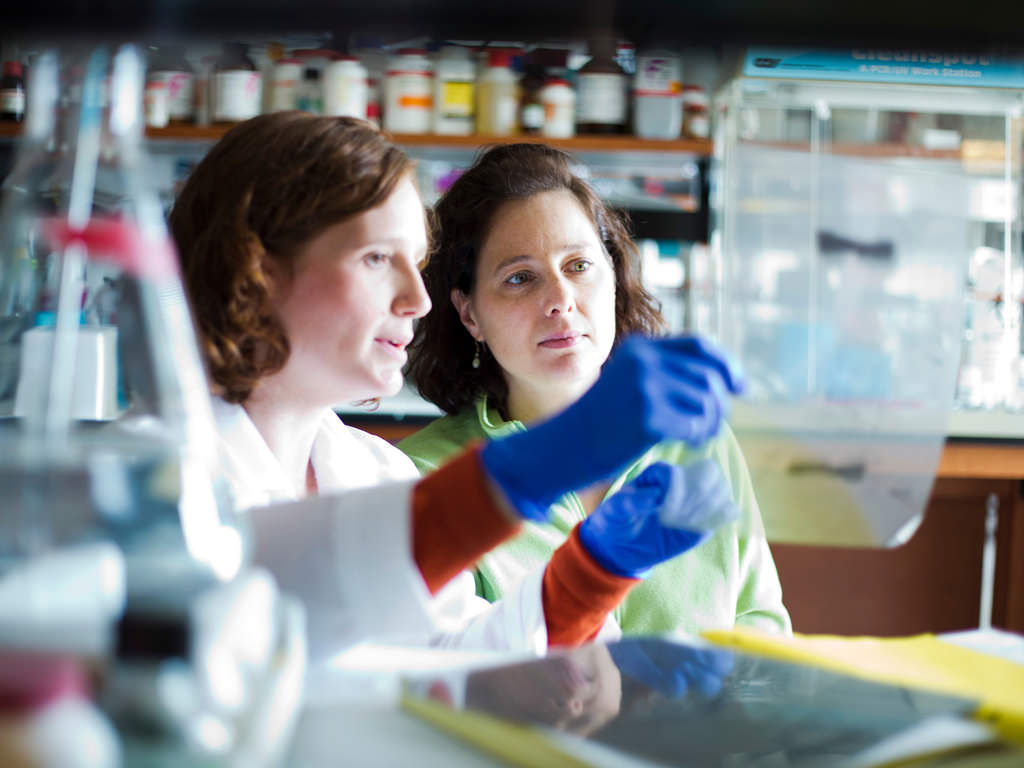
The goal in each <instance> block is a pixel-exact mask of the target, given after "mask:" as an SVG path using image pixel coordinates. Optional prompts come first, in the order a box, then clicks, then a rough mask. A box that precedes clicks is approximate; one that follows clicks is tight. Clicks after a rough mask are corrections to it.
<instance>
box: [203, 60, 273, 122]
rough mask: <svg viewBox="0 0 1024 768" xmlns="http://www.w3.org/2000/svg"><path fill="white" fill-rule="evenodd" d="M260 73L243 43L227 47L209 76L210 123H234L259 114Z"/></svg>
mask: <svg viewBox="0 0 1024 768" xmlns="http://www.w3.org/2000/svg"><path fill="white" fill-rule="evenodd" d="M261 82H262V78H261V77H260V73H259V72H257V71H256V66H255V65H254V64H253V63H252V60H251V59H250V58H249V57H248V55H246V47H245V45H244V44H243V43H229V44H227V45H225V46H224V53H223V54H222V55H221V57H220V58H219V59H217V65H216V71H215V73H214V75H213V121H214V122H215V123H221V122H227V123H230V122H236V121H241V120H248V119H249V118H250V117H256V115H258V114H259V113H260V96H261Z"/></svg>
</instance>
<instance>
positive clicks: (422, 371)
mask: <svg viewBox="0 0 1024 768" xmlns="http://www.w3.org/2000/svg"><path fill="white" fill-rule="evenodd" d="M433 228H434V232H433V247H432V250H431V255H430V260H429V263H428V265H427V267H426V268H425V270H424V272H423V277H424V282H425V283H426V286H427V291H428V293H429V294H430V299H431V301H432V303H433V309H432V311H431V313H430V314H429V315H427V316H426V317H424V318H423V319H421V320H420V321H419V323H418V325H417V330H416V335H415V337H414V340H413V344H412V346H411V349H410V363H409V365H408V366H407V376H408V377H410V378H411V379H412V381H413V382H414V383H415V385H416V387H417V388H418V389H419V391H420V393H421V394H422V395H423V396H424V397H425V398H427V399H428V400H430V401H432V402H433V403H435V404H437V405H438V406H439V407H440V408H441V409H442V410H443V411H445V412H446V414H447V415H446V416H444V417H442V418H441V419H439V420H437V421H435V422H434V423H432V424H430V425H428V426H427V427H425V428H424V429H422V430H420V431H419V432H417V433H416V434H414V435H412V436H411V437H409V438H407V439H405V440H404V441H402V442H401V443H400V444H399V448H401V449H402V450H403V451H405V452H406V453H407V454H408V455H409V456H410V457H411V458H412V459H413V461H414V462H415V463H416V464H417V466H418V467H419V469H420V471H421V472H423V473H425V474H426V473H429V472H432V471H434V470H436V469H437V468H438V467H440V466H442V465H443V464H444V463H445V462H446V461H448V460H449V459H450V458H451V457H452V456H454V455H455V454H457V453H458V452H459V451H461V450H462V449H463V448H464V447H465V446H466V445H469V444H470V443H472V442H473V441H475V440H479V439H495V438H498V437H501V436H504V435H509V434H514V433H516V432H518V431H520V430H523V429H524V425H525V426H529V425H532V424H537V423H542V422H544V421H545V420H546V419H549V418H551V417H553V416H554V415H555V414H557V413H559V412H560V411H562V410H563V409H565V408H566V407H567V406H569V405H571V404H573V403H575V402H576V401H577V400H578V399H579V398H580V397H581V396H582V395H583V394H584V393H585V392H587V391H588V390H589V389H590V388H591V386H592V385H593V384H594V382H595V381H597V379H598V377H599V376H600V374H601V370H602V366H604V364H605V361H606V360H607V359H608V357H609V355H610V354H611V353H612V351H613V350H614V349H616V348H617V347H618V346H619V345H620V344H621V343H622V341H623V340H624V339H625V338H626V337H627V336H629V335H630V334H645V335H652V334H659V333H660V332H661V331H662V328H663V323H662V320H661V317H660V314H659V311H658V307H657V303H656V301H655V300H654V299H653V297H652V296H651V295H650V294H649V293H647V291H645V290H644V288H643V286H642V284H641V282H640V278H639V275H638V272H637V258H636V249H635V246H634V245H633V243H632V241H631V240H630V237H629V234H628V231H627V229H626V226H625V224H624V222H623V220H622V218H621V217H620V216H619V215H617V214H616V213H615V212H613V211H612V210H610V209H609V208H608V207H607V206H606V205H605V204H604V203H603V202H602V201H601V200H600V198H599V197H598V196H597V194H596V193H595V192H594V190H593V189H592V188H591V187H590V186H589V185H588V184H587V183H586V182H585V181H584V180H583V179H581V178H580V177H579V176H578V175H577V174H576V173H575V172H574V171H573V164H572V160H571V158H570V156H568V155H567V154H565V153H564V152H561V151H559V150H556V149H552V148H550V147H547V146H544V145H542V144H514V145H508V146H499V147H494V148H492V149H489V150H487V151H486V152H484V153H483V154H482V155H481V156H479V157H478V158H477V160H476V162H475V163H474V165H473V166H472V167H471V168H470V169H469V170H468V171H466V172H465V173H464V174H463V175H462V176H460V177H459V178H458V179H457V180H456V181H455V183H454V184H453V185H452V186H451V187H450V188H449V189H448V191H447V192H446V193H445V194H444V195H443V197H442V198H441V199H440V200H439V202H438V203H437V205H436V206H435V208H434V212H433ZM682 375H683V376H686V375H688V374H686V373H684V374H682ZM614 416H615V415H614V414H608V416H607V423H609V424H611V423H613V421H614ZM609 438H610V439H612V440H614V439H615V437H614V435H609ZM584 442H585V438H584V437H583V436H582V435H580V436H579V442H578V444H577V447H576V449H575V450H577V451H578V450H583V449H585V448H586V445H585V444H584ZM706 457H713V458H714V459H715V460H717V462H718V463H719V464H720V465H721V468H722V470H723V471H724V474H725V476H726V478H727V479H728V481H729V483H730V485H731V487H732V496H733V499H734V501H735V502H736V503H737V504H738V506H739V507H740V510H741V512H742V517H741V519H740V520H738V521H737V522H735V523H732V524H730V525H728V526H723V527H722V528H720V529H719V530H718V531H717V532H716V533H715V535H714V536H712V537H711V538H710V539H709V540H708V541H706V542H705V543H704V544H702V545H701V546H699V547H697V548H696V549H694V550H692V551H691V552H690V553H689V554H687V555H686V556H685V557H679V558H675V559H674V560H671V561H669V562H666V563H663V564H661V565H659V566H657V567H656V568H655V569H654V571H653V573H652V574H651V576H650V577H649V578H648V579H647V580H646V581H645V582H644V583H643V584H642V585H640V586H639V587H637V588H636V589H635V590H633V591H632V592H631V593H630V595H629V596H628V597H627V598H626V600H625V601H623V603H622V604H621V605H620V606H619V607H618V608H617V609H616V611H615V616H616V618H617V619H618V621H619V624H620V625H621V627H622V630H623V631H624V632H625V633H627V634H648V633H661V632H668V631H674V630H682V631H685V632H691V633H692V632H697V631H699V630H702V629H708V628H722V627H730V628H731V627H732V626H733V625H734V624H743V625H747V626H755V627H760V628H763V629H768V630H772V631H781V632H788V631H790V629H791V625H790V620H789V615H788V613H787V611H786V609H785V607H784V606H783V603H782V590H781V587H780V584H779V579H778V575H777V574H776V571H775V565H774V562H773V560H772V556H771V552H770V551H769V548H768V544H767V542H766V540H765V535H764V529H763V525H762V522H761V517H760V512H759V510H758V507H757V502H756V500H755V498H754V493H753V490H752V488H751V484H750V478H749V473H748V471H747V468H746V464H745V462H744V460H743V456H742V454H741V453H740V450H739V447H738V445H737V444H736V441H735V438H734V437H733V435H732V433H731V432H730V431H729V430H728V427H725V428H724V429H723V431H722V433H721V434H720V436H719V437H718V438H717V439H715V440H713V441H711V442H709V443H707V444H706V445H705V446H703V447H702V448H700V449H699V450H694V449H693V447H692V446H691V447H688V446H687V445H685V444H684V443H682V442H666V443H661V444H659V445H657V446H655V447H654V448H653V449H652V450H650V451H648V452H647V453H646V454H645V455H643V456H641V457H639V458H638V459H637V460H635V461H634V462H632V463H631V464H630V465H628V466H627V467H625V468H624V469H623V471H621V472H620V473H619V474H618V475H617V476H615V477H614V478H611V479H610V480H608V481H606V482H603V483H600V484H599V485H597V486H595V487H592V488H589V489H587V490H586V491H583V492H580V493H570V494H568V495H567V496H565V497H563V498H562V499H560V500H559V501H558V502H557V503H555V504H554V505H553V506H552V508H551V510H550V514H549V522H539V523H530V524H528V525H527V526H526V527H525V528H524V530H523V532H522V533H521V534H520V535H519V536H517V537H516V538H515V539H513V540H511V541H510V542H508V543H507V544H505V545H503V546H502V547H501V548H499V549H496V550H494V551H492V552H490V553H488V554H487V555H485V556H484V557H483V558H482V559H481V560H480V561H479V563H478V564H477V592H478V594H480V595H481V596H483V597H485V598H487V599H489V600H497V599H500V598H501V596H502V595H503V594H505V593H506V592H507V591H508V590H510V589H513V588H514V587H515V585H516V584H517V583H518V582H519V580H520V579H521V578H522V577H523V574H524V573H526V572H527V571H529V569H531V568H533V567H535V566H536V565H537V564H538V563H543V562H545V561H546V560H547V558H548V557H550V556H551V553H552V552H553V551H554V549H555V548H556V547H558V546H559V545H560V544H561V543H562V542H563V541H564V540H565V538H566V536H567V535H568V534H569V532H570V531H571V530H573V528H574V526H576V525H577V524H578V523H579V522H580V521H581V520H584V519H585V518H586V517H587V516H588V515H589V514H591V512H592V511H593V510H594V509H595V508H596V507H597V506H598V504H600V503H601V502H602V500H604V499H608V498H614V495H615V494H616V493H617V492H618V490H619V489H620V488H621V487H622V486H623V484H625V483H627V482H629V481H630V480H632V479H633V478H635V477H636V476H637V475H638V474H639V473H641V472H642V471H643V470H644V469H645V468H646V467H647V466H648V465H649V464H651V463H652V462H655V461H663V462H668V463H670V464H676V465H688V464H690V463H691V462H694V461H696V460H698V459H700V458H706Z"/></svg>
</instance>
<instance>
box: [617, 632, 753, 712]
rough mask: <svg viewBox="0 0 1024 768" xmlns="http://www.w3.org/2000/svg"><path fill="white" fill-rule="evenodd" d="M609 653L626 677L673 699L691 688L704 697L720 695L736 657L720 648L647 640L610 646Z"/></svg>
mask: <svg viewBox="0 0 1024 768" xmlns="http://www.w3.org/2000/svg"><path fill="white" fill-rule="evenodd" d="M608 652H609V653H610V654H611V656H612V659H613V660H614V661H615V666H617V667H618V668H619V671H620V672H621V673H622V674H623V675H625V676H626V677H629V678H632V679H633V680H636V681H637V682H638V683H641V684H643V685H645V686H647V687H648V688H651V689H653V690H655V691H657V692H658V693H660V694H661V695H663V696H667V697H668V698H670V699H678V698H682V697H683V696H685V695H686V694H687V692H688V691H690V690H691V689H693V690H696V691H697V692H698V693H699V694H701V695H702V696H704V697H705V698H711V697H713V696H717V695H718V694H719V693H720V692H721V690H722V687H723V683H724V681H725V678H727V677H728V676H729V674H730V673H731V672H732V669H733V665H734V656H733V654H732V653H731V652H729V651H725V650H722V649H720V648H694V647H692V646H689V645H684V644H682V643H674V642H672V641H671V640H658V639H655V638H647V637H640V638H628V639H625V640H620V641H619V642H617V643H610V644H609V645H608Z"/></svg>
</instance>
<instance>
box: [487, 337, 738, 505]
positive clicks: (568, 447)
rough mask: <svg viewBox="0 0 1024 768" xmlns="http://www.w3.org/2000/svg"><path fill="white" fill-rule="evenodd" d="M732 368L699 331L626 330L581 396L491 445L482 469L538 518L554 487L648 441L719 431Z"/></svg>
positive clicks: (580, 483)
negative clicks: (653, 335)
mask: <svg viewBox="0 0 1024 768" xmlns="http://www.w3.org/2000/svg"><path fill="white" fill-rule="evenodd" d="M742 389H743V377H742V374H741V373H740V370H739V368H738V366H737V365H736V364H734V363H732V362H731V361H730V360H729V359H728V357H727V356H726V355H725V354H724V353H723V352H721V351H719V350H718V349H716V348H715V347H714V346H713V345H712V344H711V343H710V342H708V341H706V340H704V339H702V338H700V337H697V336H681V337H675V338H666V339H650V338H646V337H642V336H633V337H630V338H628V339H626V340H625V341H623V342H622V344H621V345H620V346H619V348H618V349H617V350H615V352H614V353H613V354H612V356H611V357H610V358H609V359H608V362H607V363H605V365H604V368H603V369H602V370H601V377H600V378H599V379H598V380H597V382H595V383H594V385H593V386H592V387H591V388H590V389H589V390H588V391H587V392H586V393H584V395H583V397H581V398H580V399H579V400H577V401H576V402H575V403H573V404H572V405H571V406H569V407H568V408H566V409H565V410H564V411H562V412H561V413H560V414H558V415H557V416H554V417H552V418H551V419H549V420H548V421H546V422H543V423H541V424H538V425H535V426H533V427H531V428H530V429H528V430H527V431H525V432H520V433H517V434H515V435H510V436H509V437H506V438H503V439H501V440H495V441H493V442H491V443H489V444H488V445H487V446H486V447H485V448H484V449H483V452H482V454H481V458H482V460H483V463H484V467H485V468H486V469H487V472H488V474H489V475H490V476H491V478H492V479H493V480H494V481H495V482H496V483H497V484H498V485H499V486H500V487H501V489H502V490H503V491H504V492H505V495H506V497H507V498H508V500H509V502H510V503H511V504H512V506H513V507H515V508H516V509H517V510H518V511H519V513H520V514H522V515H523V517H526V518H528V519H530V520H546V519H547V516H548V508H549V507H550V506H551V505H552V504H553V503H554V502H555V500H556V499H558V497H559V496H561V495H562V494H564V493H566V492H568V491H572V490H577V489H579V488H586V487H587V486H589V485H592V484H593V483H596V482H598V481H600V480H604V479H606V478H609V477H611V476H612V475H614V474H615V472H616V471H617V470H621V469H622V467H624V466H625V465H626V464H628V463H629V462H630V461H633V460H635V459H636V458H637V457H638V456H640V454H642V453H643V452H644V451H646V450H647V449H648V448H650V447H651V446H652V445H654V444H656V443H659V442H661V441H662V440H682V441H685V442H686V443H687V444H688V445H691V446H694V447H696V446H699V445H701V444H703V443H704V442H705V441H707V440H708V439H709V438H711V437H713V436H714V435H715V434H716V433H717V432H718V430H719V428H720V427H721V424H722V420H723V419H724V417H725V414H726V410H727V404H728V403H727V401H728V397H729V395H730V394H734V395H735V394H739V393H740V392H741V391H742Z"/></svg>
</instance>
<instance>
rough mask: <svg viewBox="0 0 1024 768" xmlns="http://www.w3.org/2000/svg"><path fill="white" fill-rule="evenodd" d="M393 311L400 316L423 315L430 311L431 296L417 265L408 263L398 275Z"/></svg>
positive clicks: (415, 316)
mask: <svg viewBox="0 0 1024 768" xmlns="http://www.w3.org/2000/svg"><path fill="white" fill-rule="evenodd" d="M391 308H392V311H393V312H394V313H395V314H396V315H398V316H399V317H411V318H417V317H423V316H424V315H425V314H427V312H429V311H430V296H429V295H428V294H427V289H426V286H424V285H423V278H422V277H420V271H419V269H417V267H416V266H415V265H412V264H406V265H404V266H403V268H402V270H401V274H400V275H399V277H398V290H397V292H396V293H395V300H394V302H393V303H392V306H391Z"/></svg>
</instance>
